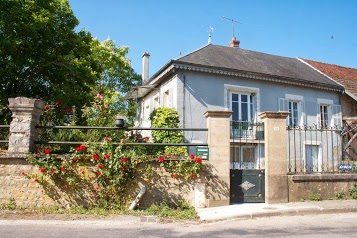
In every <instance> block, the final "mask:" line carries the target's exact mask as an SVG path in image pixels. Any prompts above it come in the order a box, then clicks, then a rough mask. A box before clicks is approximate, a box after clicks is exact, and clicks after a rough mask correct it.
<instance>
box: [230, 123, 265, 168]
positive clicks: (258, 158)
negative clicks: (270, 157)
mask: <svg viewBox="0 0 357 238" xmlns="http://www.w3.org/2000/svg"><path fill="white" fill-rule="evenodd" d="M230 135H231V136H230V137H231V148H230V153H231V169H264V167H265V166H264V157H265V156H264V124H263V123H261V122H247V121H232V122H231V130H230Z"/></svg>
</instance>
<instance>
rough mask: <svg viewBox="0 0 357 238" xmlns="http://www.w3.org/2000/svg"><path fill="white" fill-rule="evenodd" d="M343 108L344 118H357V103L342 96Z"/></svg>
mask: <svg viewBox="0 0 357 238" xmlns="http://www.w3.org/2000/svg"><path fill="white" fill-rule="evenodd" d="M341 106H342V115H343V117H357V101H356V100H354V99H353V98H351V97H350V96H348V95H347V94H343V95H342V96H341Z"/></svg>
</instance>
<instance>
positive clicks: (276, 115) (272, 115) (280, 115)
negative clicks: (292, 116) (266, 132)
mask: <svg viewBox="0 0 357 238" xmlns="http://www.w3.org/2000/svg"><path fill="white" fill-rule="evenodd" d="M288 115H289V112H262V113H259V114H258V116H259V117H260V118H261V119H264V118H284V119H285V118H286V117H287V116H288Z"/></svg>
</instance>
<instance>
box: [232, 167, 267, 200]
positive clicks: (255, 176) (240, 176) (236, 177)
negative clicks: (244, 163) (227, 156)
mask: <svg viewBox="0 0 357 238" xmlns="http://www.w3.org/2000/svg"><path fill="white" fill-rule="evenodd" d="M230 177H231V182H230V183H231V184H230V203H231V204H234V203H248V202H252V203H259V202H262V203H263V202H265V171H264V170H263V169H262V170H258V169H231V171H230Z"/></svg>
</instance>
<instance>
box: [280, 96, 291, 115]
mask: <svg viewBox="0 0 357 238" xmlns="http://www.w3.org/2000/svg"><path fill="white" fill-rule="evenodd" d="M288 111H289V101H288V99H287V98H279V112H288Z"/></svg>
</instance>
